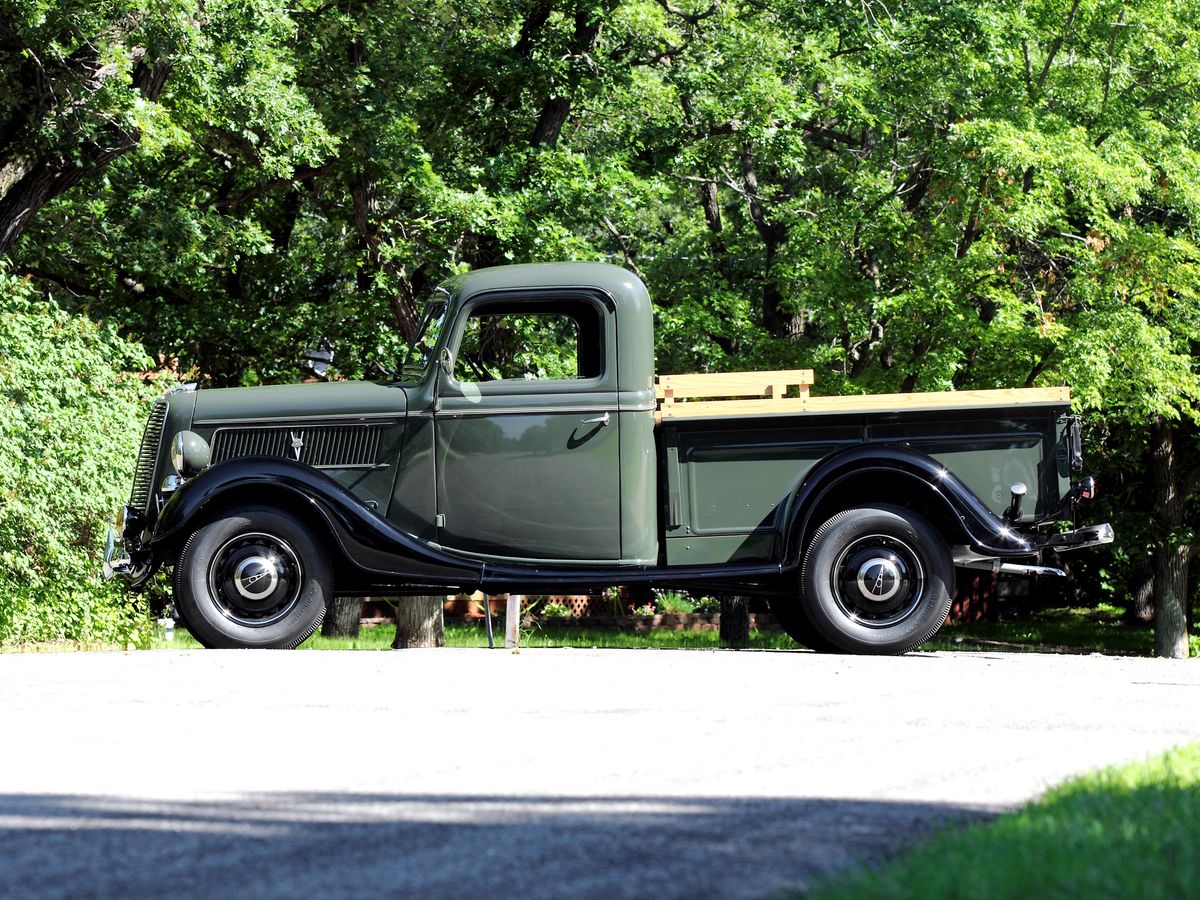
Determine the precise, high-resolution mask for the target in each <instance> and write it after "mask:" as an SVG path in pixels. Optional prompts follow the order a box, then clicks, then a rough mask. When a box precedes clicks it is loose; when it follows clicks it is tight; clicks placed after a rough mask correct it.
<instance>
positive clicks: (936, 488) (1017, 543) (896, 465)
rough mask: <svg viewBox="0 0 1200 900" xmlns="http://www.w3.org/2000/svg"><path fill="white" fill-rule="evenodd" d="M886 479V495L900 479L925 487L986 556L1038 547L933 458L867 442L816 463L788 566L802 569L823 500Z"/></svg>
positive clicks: (796, 510) (801, 491) (788, 535)
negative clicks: (859, 482) (862, 482)
mask: <svg viewBox="0 0 1200 900" xmlns="http://www.w3.org/2000/svg"><path fill="white" fill-rule="evenodd" d="M871 478H878V479H885V481H883V482H882V488H881V490H880V494H881V496H882V497H884V498H886V490H887V489H888V488H890V487H891V486H892V485H890V484H888V483H887V481H886V480H887V479H890V480H892V481H893V482H894V481H895V480H896V479H903V482H902V483H904V484H905V485H906V486H913V485H914V484H915V485H917V486H919V487H920V488H922V489H924V490H925V491H927V492H928V499H929V501H930V502H931V503H933V504H935V505H937V506H938V507H939V508H940V509H941V510H942V511H943V512H945V513H946V514H947V515H948V516H949V517H950V518H951V519H952V520H953V521H955V522H956V523H957V525H958V527H960V528H961V535H959V536H957V539H959V540H961V541H962V543H965V544H967V545H968V546H969V547H971V549H972V550H974V551H975V552H976V553H978V554H979V555H980V556H987V557H999V556H1028V555H1032V554H1034V553H1036V552H1037V547H1035V546H1034V544H1033V543H1032V542H1031V541H1030V540H1028V539H1027V538H1026V537H1025V536H1024V535H1022V534H1021V533H1020V532H1018V531H1017V530H1016V529H1014V528H1011V527H1009V526H1008V525H1006V524H1005V522H1004V521H1003V520H1001V519H1000V518H999V517H998V516H997V515H996V514H995V513H993V512H992V511H991V510H990V509H988V507H987V505H986V504H984V502H983V501H982V500H980V499H979V497H977V496H976V495H975V493H974V492H973V491H972V490H971V489H970V488H969V487H967V486H966V485H965V484H964V483H963V482H962V480H961V479H959V478H958V476H957V475H955V474H954V473H953V472H951V471H950V470H949V469H947V468H946V467H945V466H944V465H942V464H941V463H940V462H938V461H937V460H936V459H934V458H933V457H931V456H928V455H927V454H925V453H921V452H920V451H918V450H914V449H913V448H911V447H907V446H904V445H899V444H862V445H859V446H855V447H850V448H848V449H846V450H841V451H839V452H837V453H833V454H830V455H829V456H827V457H826V458H825V459H823V460H821V461H820V462H819V463H817V465H815V466H814V467H813V468H812V470H811V471H809V473H808V474H807V475H806V476H805V478H804V481H803V482H801V484H800V487H799V488H798V489H797V490H796V492H795V494H793V496H792V499H791V501H790V503H789V508H788V519H787V527H786V530H785V532H784V536H785V540H786V543H785V545H784V546H785V547H786V548H787V549H786V551H785V554H786V557H785V566H786V565H788V564H790V566H789V567H791V566H795V565H798V560H799V554H800V552H801V550H802V548H803V547H804V544H805V542H806V541H807V540H808V537H809V536H810V535H811V534H812V531H813V530H814V529H815V528H817V527H818V526H819V525H821V523H820V522H816V521H813V516H814V513H815V512H816V511H817V510H818V509H819V508H820V507H821V505H822V501H824V500H826V499H827V498H830V497H831V496H832V495H833V493H834V492H835V491H836V490H838V488H839V487H845V486H848V485H849V483H850V481H851V480H852V479H871Z"/></svg>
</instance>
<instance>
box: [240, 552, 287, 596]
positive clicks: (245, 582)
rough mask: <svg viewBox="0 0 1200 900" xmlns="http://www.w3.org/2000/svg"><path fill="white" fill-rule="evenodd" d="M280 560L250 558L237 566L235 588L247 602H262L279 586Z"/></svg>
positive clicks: (262, 557)
mask: <svg viewBox="0 0 1200 900" xmlns="http://www.w3.org/2000/svg"><path fill="white" fill-rule="evenodd" d="M278 561H279V558H278V557H277V556H275V554H271V556H249V557H247V558H246V559H243V560H242V561H241V562H240V563H238V564H237V568H236V569H235V570H234V573H233V586H234V588H235V589H236V590H237V592H238V593H239V594H241V595H242V596H243V597H245V598H246V599H247V600H261V599H263V598H264V597H266V596H267V595H269V594H270V593H271V592H272V591H274V590H275V588H276V587H277V586H278V585H279V567H278Z"/></svg>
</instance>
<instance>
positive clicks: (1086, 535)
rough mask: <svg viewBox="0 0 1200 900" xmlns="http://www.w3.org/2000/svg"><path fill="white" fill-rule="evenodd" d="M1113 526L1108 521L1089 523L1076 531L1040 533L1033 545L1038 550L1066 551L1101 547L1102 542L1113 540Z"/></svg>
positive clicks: (1107, 542) (1108, 542)
mask: <svg viewBox="0 0 1200 900" xmlns="http://www.w3.org/2000/svg"><path fill="white" fill-rule="evenodd" d="M1113 536H1114V535H1113V528H1112V526H1111V525H1109V524H1108V523H1107V522H1105V523H1104V524H1103V525H1089V526H1088V527H1087V528H1076V529H1075V530H1074V531H1062V532H1059V533H1057V534H1054V533H1051V534H1039V535H1037V536H1036V537H1034V538H1033V539H1032V540H1033V545H1034V546H1035V547H1036V548H1037V549H1038V550H1053V551H1055V552H1056V553H1065V552H1067V551H1068V550H1082V549H1083V548H1085V547H1099V546H1100V545H1101V544H1111V543H1112V542H1113Z"/></svg>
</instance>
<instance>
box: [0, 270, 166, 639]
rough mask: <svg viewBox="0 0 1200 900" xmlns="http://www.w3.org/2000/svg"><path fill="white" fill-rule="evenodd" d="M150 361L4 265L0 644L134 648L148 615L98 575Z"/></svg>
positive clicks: (128, 472)
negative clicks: (143, 376) (64, 642)
mask: <svg viewBox="0 0 1200 900" xmlns="http://www.w3.org/2000/svg"><path fill="white" fill-rule="evenodd" d="M148 363H149V360H148V359H146V356H145V353H144V351H142V350H141V349H140V348H138V347H136V346H134V345H133V344H130V343H129V342H128V341H125V340H123V339H122V338H120V337H118V336H117V334H116V333H115V329H114V328H113V326H112V325H111V324H99V325H98V324H96V323H94V322H91V321H89V320H88V319H86V318H84V317H81V316H77V315H71V314H69V313H67V312H65V311H64V310H63V309H61V308H60V307H59V306H58V305H57V304H55V303H54V302H53V301H52V300H47V299H44V298H41V297H39V296H37V294H36V292H35V291H34V290H33V289H32V287H31V285H30V284H29V283H28V282H27V281H25V280H23V279H18V278H14V277H13V276H12V275H11V274H9V273H8V272H7V271H5V270H4V269H3V268H0V643H14V642H29V641H53V640H63V639H65V640H72V641H89V642H91V641H99V642H111V643H118V644H126V643H135V644H136V643H140V642H142V641H143V640H144V639H145V638H146V637H147V635H148V632H147V631H146V625H147V618H146V615H145V612H144V610H143V609H142V608H141V606H140V605H139V604H138V603H137V602H136V601H135V600H133V599H130V598H128V597H127V596H126V595H125V593H124V592H123V591H122V590H121V589H120V588H118V587H116V586H115V585H110V584H105V583H104V582H103V581H102V580H101V578H100V563H101V559H102V554H103V551H104V540H105V536H106V534H107V524H108V522H109V521H111V519H112V515H113V512H114V510H116V509H117V508H118V506H119V505H120V504H121V503H122V502H123V501H124V499H125V498H124V491H126V490H127V489H128V486H129V484H130V482H131V480H132V474H133V473H132V469H133V462H134V459H135V456H136V453H137V450H136V443H137V439H138V435H139V433H140V429H141V426H142V423H143V422H144V419H145V415H146V412H147V407H146V404H145V401H146V399H147V396H148V395H147V388H146V386H145V385H144V383H143V382H141V381H140V380H139V379H138V378H137V377H135V376H134V375H132V374H130V373H131V372H135V371H138V370H144V369H145V368H146V367H147V365H148Z"/></svg>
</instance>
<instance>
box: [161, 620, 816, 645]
mask: <svg viewBox="0 0 1200 900" xmlns="http://www.w3.org/2000/svg"><path fill="white" fill-rule="evenodd" d="M395 636H396V628H395V626H394V625H376V626H374V627H372V628H363V629H362V630H360V631H359V633H358V637H356V638H327V637H324V636H323V635H321V634H320V633H319V632H318V633H317V634H314V635H313V636H312V637H310V638H309V639H308V640H307V641H305V642H304V643H303V644H301V645H300V647H299V648H298V649H300V650H390V649H391V647H392V639H393V638H394V637H395ZM495 639H496V645H497V646H499V647H503V646H504V624H503V620H497V621H496V623H495ZM446 646H447V647H486V646H487V633H486V632H485V631H484V630H483V626H481V625H463V624H459V623H447V624H446ZM521 646H522V647H587V648H603V649H626V650H629V649H632V650H645V649H651V648H658V649H664V650H667V649H669V650H717V649H719V648H720V640H719V636H718V634H717V632H715V631H651V632H648V633H646V634H632V633H627V632H620V631H614V630H610V629H606V628H566V627H562V626H554V627H550V628H539V627H537V626H534V627H533V628H531V629H527V630H522V632H521ZM199 647H200V644H199V643H197V641H196V640H195V638H193V637H192V636H191V635H190V634H188V633H187V630H186V629H182V628H176V629H175V635H174V637H173V638H172V639H171V640H169V641H168V640H165V639H164V638H161V637H156V638H155V639H154V643H153V649H155V650H195V649H199ZM750 647H751V648H752V649H755V650H794V649H796V644H795V642H794V641H792V639H791V638H789V637H788V636H787V635H785V634H779V633H772V632H761V631H752V632H751V633H750Z"/></svg>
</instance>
